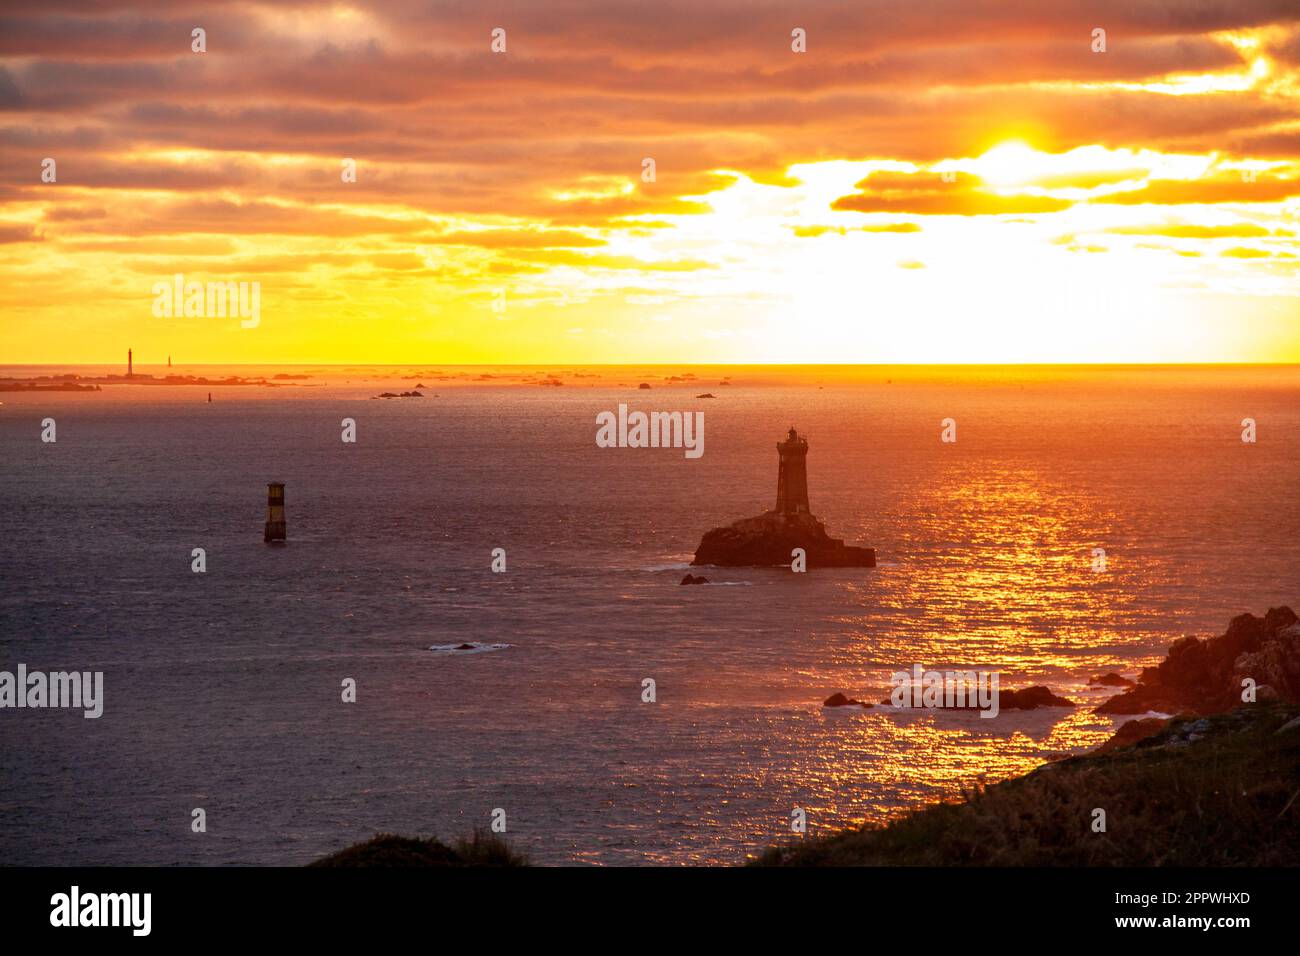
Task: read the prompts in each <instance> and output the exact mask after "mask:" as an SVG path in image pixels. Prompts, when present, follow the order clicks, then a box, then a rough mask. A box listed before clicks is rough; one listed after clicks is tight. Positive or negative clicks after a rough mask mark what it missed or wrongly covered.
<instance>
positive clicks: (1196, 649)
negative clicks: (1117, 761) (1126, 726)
mask: <svg viewBox="0 0 1300 956" xmlns="http://www.w3.org/2000/svg"><path fill="white" fill-rule="evenodd" d="M1296 620H1297V619H1296V615H1295V612H1294V611H1292V610H1291V609H1290V608H1289V607H1279V608H1272V609H1270V610H1269V612H1268V613H1267V614H1266V615H1264V617H1262V618H1258V617H1255V616H1254V615H1253V614H1241V615H1239V616H1237V617H1235V618H1233V619H1232V622H1231V623H1230V624H1229V625H1228V629H1227V630H1226V631H1225V632H1224V633H1223V634H1222V635H1220V636H1219V637H1211V638H1208V639H1206V640H1202V639H1200V638H1197V637H1185V638H1183V639H1182V640H1180V641H1178V642H1177V643H1175V644H1174V645H1173V646H1171V647H1170V648H1169V653H1168V655H1167V656H1166V657H1165V659H1164V660H1163V661H1161V662H1160V664H1158V665H1157V666H1155V667H1145V668H1143V669H1142V675H1141V677H1140V678H1139V679H1138V683H1137V686H1135V687H1133V688H1132V689H1130V690H1128V691H1127V692H1125V693H1123V694H1120V695H1119V696H1117V697H1112V698H1111V699H1110V700H1108V701H1106V703H1104V704H1102V705H1101V706H1100V707H1098V708H1097V710H1096V712H1097V713H1099V714H1142V713H1146V712H1148V711H1156V712H1158V713H1165V714H1178V713H1190V714H1217V713H1222V712H1223V711H1227V710H1231V709H1232V708H1234V707H1236V706H1237V705H1238V704H1240V703H1242V692H1243V690H1244V688H1243V685H1242V682H1243V681H1244V680H1245V679H1246V678H1250V679H1251V680H1253V681H1254V682H1255V686H1256V688H1257V699H1259V700H1281V701H1286V702H1287V703H1300V626H1297V623H1296Z"/></svg>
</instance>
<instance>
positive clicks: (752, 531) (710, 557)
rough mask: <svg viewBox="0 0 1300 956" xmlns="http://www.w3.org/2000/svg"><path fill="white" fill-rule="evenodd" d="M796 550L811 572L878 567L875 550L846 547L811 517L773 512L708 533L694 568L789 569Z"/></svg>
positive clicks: (698, 550)
mask: <svg viewBox="0 0 1300 956" xmlns="http://www.w3.org/2000/svg"><path fill="white" fill-rule="evenodd" d="M795 548H803V549H804V552H805V553H806V554H807V555H808V567H810V568H874V567H875V566H876V552H875V549H874V548H857V547H853V546H852V545H846V544H845V543H844V542H843V540H841V539H840V538H832V537H831V536H830V535H828V534H827V533H826V526H825V525H824V524H822V522H820V521H818V520H817V519H816V518H815V517H813V516H812V515H810V514H806V513H805V514H795V515H785V514H779V513H777V512H774V511H769V512H767V513H765V514H761V515H758V516H757V517H754V518H742V519H741V520H740V521H736V522H733V523H732V524H729V525H727V526H726V527H724V528H714V529H713V530H711V531H708V532H706V533H705V535H704V537H703V539H702V540H701V541H700V546H699V547H698V548H696V549H695V559H694V560H693V561H692V562H691V564H695V565H701V564H712V565H717V566H720V567H762V566H771V565H780V564H783V565H787V566H788V565H789V564H790V561H791V552H792V551H793V550H794V549H795Z"/></svg>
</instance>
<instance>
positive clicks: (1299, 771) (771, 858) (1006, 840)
mask: <svg viewBox="0 0 1300 956" xmlns="http://www.w3.org/2000/svg"><path fill="white" fill-rule="evenodd" d="M1297 716H1300V708H1297V707H1294V706H1290V707H1265V706H1263V705H1252V706H1247V707H1242V708H1239V709H1238V710H1236V711H1233V712H1231V713H1228V714H1221V715H1219V716H1216V717H1209V718H1199V719H1198V718H1186V719H1176V720H1174V721H1171V722H1170V724H1169V726H1168V727H1166V728H1165V729H1164V730H1163V731H1161V732H1160V733H1158V734H1156V735H1155V736H1153V737H1151V738H1149V739H1147V740H1144V741H1142V742H1140V743H1138V744H1137V745H1135V746H1133V747H1126V748H1121V749H1117V750H1112V751H1110V752H1108V753H1104V754H1086V755H1083V756H1080V757H1073V758H1070V759H1067V760H1062V761H1059V762H1056V763H1051V764H1047V765H1046V766H1043V767H1040V768H1039V769H1037V770H1035V771H1034V772H1032V773H1030V774H1028V775H1026V776H1024V777H1018V778H1016V779H1013V780H1008V781H1006V782H1004V783H999V784H995V785H993V786H989V787H986V788H976V789H975V790H972V791H968V792H966V793H965V794H964V796H963V798H962V799H961V801H960V802H956V803H944V804H938V805H934V806H930V807H928V808H926V809H924V810H920V811H916V812H914V813H911V814H909V815H907V816H904V817H902V818H900V819H898V820H895V821H893V822H892V823H890V824H889V825H888V826H886V827H883V828H863V829H859V830H851V831H846V832H844V833H841V834H839V835H836V836H831V837H826V838H821V839H809V840H807V841H804V842H800V843H794V844H789V845H785V846H779V847H773V848H772V849H770V850H768V851H767V852H766V853H765V854H763V856H761V857H760V858H759V859H757V860H755V861H753V862H754V864H755V865H759V866H780V865H786V866H902V865H920V866H961V865H971V866H1277V865H1281V866H1296V865H1300V727H1293V728H1291V729H1290V730H1288V731H1286V732H1285V733H1278V730H1279V728H1280V727H1282V726H1283V725H1284V724H1286V723H1287V722H1289V721H1291V720H1292V719H1294V718H1296V717H1297ZM1097 807H1100V808H1102V809H1104V810H1105V811H1106V832H1105V833H1094V832H1093V830H1092V821H1093V810H1094V808H1097Z"/></svg>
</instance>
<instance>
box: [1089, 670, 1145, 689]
mask: <svg viewBox="0 0 1300 956" xmlns="http://www.w3.org/2000/svg"><path fill="white" fill-rule="evenodd" d="M1134 685H1135V682H1134V681H1131V680H1129V679H1128V678H1127V677H1124V676H1123V675H1121V674H1116V673H1115V672H1114V671H1112V672H1111V673H1109V674H1102V675H1100V676H1098V677H1089V678H1088V686H1089V687H1094V686H1098V687H1133V686H1134Z"/></svg>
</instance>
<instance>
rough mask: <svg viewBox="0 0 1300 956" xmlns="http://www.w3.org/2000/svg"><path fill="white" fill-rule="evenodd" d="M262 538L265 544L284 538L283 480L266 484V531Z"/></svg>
mask: <svg viewBox="0 0 1300 956" xmlns="http://www.w3.org/2000/svg"><path fill="white" fill-rule="evenodd" d="M262 540H263V541H265V542H266V543H267V544H271V543H272V542H281V543H283V542H284V541H285V540H286V534H285V528H284V482H283V481H272V482H270V483H268V484H267V486H266V533H265V534H264V535H263V536H262Z"/></svg>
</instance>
